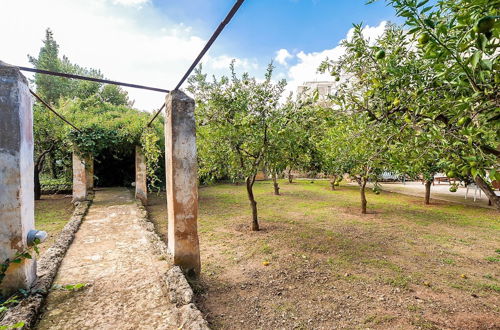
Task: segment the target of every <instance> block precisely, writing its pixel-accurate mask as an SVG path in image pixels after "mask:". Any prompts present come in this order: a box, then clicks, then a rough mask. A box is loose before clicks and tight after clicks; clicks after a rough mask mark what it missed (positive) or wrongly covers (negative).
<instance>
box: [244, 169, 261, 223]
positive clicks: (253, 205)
mask: <svg viewBox="0 0 500 330" xmlns="http://www.w3.org/2000/svg"><path fill="white" fill-rule="evenodd" d="M254 182H255V175H252V176H248V177H247V178H246V184H247V194H248V200H249V201H250V207H251V208H252V227H251V229H252V231H259V219H258V218H257V202H256V201H255V197H254V195H253V184H254Z"/></svg>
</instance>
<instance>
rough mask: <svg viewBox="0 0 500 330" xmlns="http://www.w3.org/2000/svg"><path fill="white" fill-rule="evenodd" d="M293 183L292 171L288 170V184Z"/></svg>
mask: <svg viewBox="0 0 500 330" xmlns="http://www.w3.org/2000/svg"><path fill="white" fill-rule="evenodd" d="M292 181H293V175H292V169H291V168H290V169H288V183H292Z"/></svg>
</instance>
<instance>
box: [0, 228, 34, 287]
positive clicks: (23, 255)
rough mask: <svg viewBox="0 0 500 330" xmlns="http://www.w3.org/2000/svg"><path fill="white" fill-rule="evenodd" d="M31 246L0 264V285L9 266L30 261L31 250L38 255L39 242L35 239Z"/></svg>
mask: <svg viewBox="0 0 500 330" xmlns="http://www.w3.org/2000/svg"><path fill="white" fill-rule="evenodd" d="M33 243H34V244H33V246H30V247H28V248H27V249H26V250H24V251H21V252H16V254H15V255H14V258H12V259H10V258H7V259H6V260H5V261H4V262H3V263H1V264H0V284H1V283H2V281H3V279H4V278H5V274H6V273H7V270H8V269H9V266H10V265H11V264H20V263H21V262H23V261H24V260H26V259H32V258H33V257H32V256H31V253H30V250H31V248H33V250H34V251H35V253H36V254H37V255H39V254H40V250H39V249H38V244H40V240H39V239H38V238H37V239H35V241H34V242H33Z"/></svg>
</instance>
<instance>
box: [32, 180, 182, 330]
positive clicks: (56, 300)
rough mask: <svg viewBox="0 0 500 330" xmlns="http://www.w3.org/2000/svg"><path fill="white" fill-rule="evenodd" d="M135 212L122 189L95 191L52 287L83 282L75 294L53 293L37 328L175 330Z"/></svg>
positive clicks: (160, 270) (162, 263) (162, 265)
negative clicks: (82, 285)
mask: <svg viewBox="0 0 500 330" xmlns="http://www.w3.org/2000/svg"><path fill="white" fill-rule="evenodd" d="M138 214H139V208H138V207H137V205H136V204H135V201H134V200H133V199H132V195H131V193H130V192H129V191H128V190H127V189H125V188H109V189H103V190H100V191H97V192H96V195H95V199H94V203H93V205H92V206H91V208H90V210H89V213H88V215H87V216H86V217H85V219H84V221H83V223H82V225H81V227H80V229H79V231H78V232H77V234H76V237H75V240H74V241H73V243H72V245H71V247H70V248H69V250H68V252H67V254H66V256H65V258H64V261H63V262H62V265H61V268H60V269H59V272H58V275H57V277H56V279H55V281H54V284H55V285H69V284H77V283H84V284H87V286H86V287H84V288H83V289H80V290H77V291H68V290H60V289H59V290H52V291H51V292H50V294H49V295H48V298H47V302H46V305H45V306H46V307H45V308H44V310H43V313H42V316H41V320H40V322H39V324H38V328H39V329H178V328H179V326H180V325H179V324H178V316H177V313H176V307H175V306H174V305H173V304H171V303H170V301H169V299H168V295H167V288H166V286H165V285H164V283H165V279H164V274H165V272H166V271H167V270H168V269H169V267H170V265H169V263H168V262H167V261H166V260H162V259H164V258H161V257H160V256H159V255H158V254H155V253H154V252H153V251H154V248H153V246H152V243H151V242H150V241H149V239H148V236H147V231H146V229H145V228H144V227H143V226H142V225H141V221H140V218H139V216H138Z"/></svg>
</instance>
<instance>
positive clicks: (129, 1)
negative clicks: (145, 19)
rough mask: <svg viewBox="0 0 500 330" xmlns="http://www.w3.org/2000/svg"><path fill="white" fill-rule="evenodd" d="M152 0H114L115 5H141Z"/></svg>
mask: <svg viewBox="0 0 500 330" xmlns="http://www.w3.org/2000/svg"><path fill="white" fill-rule="evenodd" d="M149 2H150V0H113V3H114V4H115V5H123V6H140V5H144V4H146V3H149Z"/></svg>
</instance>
